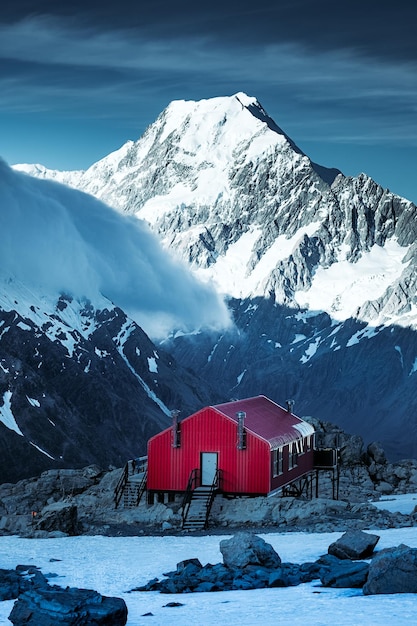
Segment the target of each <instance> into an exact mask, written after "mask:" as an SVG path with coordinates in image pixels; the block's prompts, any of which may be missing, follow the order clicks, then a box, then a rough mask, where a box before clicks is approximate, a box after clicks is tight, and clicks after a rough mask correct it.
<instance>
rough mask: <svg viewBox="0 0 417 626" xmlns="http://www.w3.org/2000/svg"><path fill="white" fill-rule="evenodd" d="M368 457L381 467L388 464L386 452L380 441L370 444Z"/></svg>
mask: <svg viewBox="0 0 417 626" xmlns="http://www.w3.org/2000/svg"><path fill="white" fill-rule="evenodd" d="M366 451H367V453H368V455H369V456H370V457H371V458H372V459H373V460H374V461H375V463H378V464H380V465H382V464H384V463H386V462H387V457H386V456H385V450H384V449H383V447H382V445H381V444H380V443H379V441H373V442H372V443H370V444H369V445H368V447H367V449H366Z"/></svg>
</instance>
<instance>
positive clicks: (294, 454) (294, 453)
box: [288, 441, 298, 470]
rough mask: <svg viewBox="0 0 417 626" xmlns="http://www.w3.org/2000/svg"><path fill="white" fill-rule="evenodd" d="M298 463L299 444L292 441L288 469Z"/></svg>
mask: <svg viewBox="0 0 417 626" xmlns="http://www.w3.org/2000/svg"><path fill="white" fill-rule="evenodd" d="M297 465H298V452H297V444H296V442H295V441H294V442H293V443H290V445H289V450H288V469H289V470H290V469H293V467H297Z"/></svg>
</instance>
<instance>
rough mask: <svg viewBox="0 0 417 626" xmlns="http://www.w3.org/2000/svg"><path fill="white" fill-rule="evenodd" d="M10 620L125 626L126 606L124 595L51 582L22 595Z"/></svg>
mask: <svg viewBox="0 0 417 626" xmlns="http://www.w3.org/2000/svg"><path fill="white" fill-rule="evenodd" d="M9 620H10V621H11V622H12V624H15V626H92V625H93V624H94V626H124V625H125V624H126V622H127V607H126V604H125V602H124V600H123V599H122V598H112V597H106V596H101V595H100V594H99V593H97V592H96V591H91V590H89V589H76V588H69V587H67V588H66V589H63V588H61V587H57V586H49V585H48V586H46V587H43V588H38V589H32V590H30V591H26V592H25V593H23V594H21V595H20V596H19V598H18V600H17V601H16V602H15V604H14V606H13V609H12V612H11V613H10V615H9Z"/></svg>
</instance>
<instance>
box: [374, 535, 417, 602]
mask: <svg viewBox="0 0 417 626" xmlns="http://www.w3.org/2000/svg"><path fill="white" fill-rule="evenodd" d="M363 593H364V594H365V595H372V594H380V593H417V548H410V547H409V546H406V545H404V544H400V545H399V546H397V547H395V548H388V549H386V550H381V552H379V553H378V554H376V555H375V556H374V558H373V559H372V561H371V563H370V566H369V573H368V580H367V582H366V584H365V586H364V588H363Z"/></svg>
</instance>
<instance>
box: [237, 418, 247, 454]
mask: <svg viewBox="0 0 417 626" xmlns="http://www.w3.org/2000/svg"><path fill="white" fill-rule="evenodd" d="M236 417H237V449H238V450H244V449H245V418H246V413H245V412H244V411H238V412H237V413H236Z"/></svg>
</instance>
